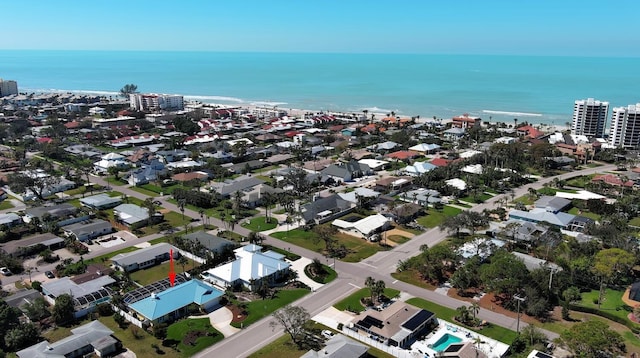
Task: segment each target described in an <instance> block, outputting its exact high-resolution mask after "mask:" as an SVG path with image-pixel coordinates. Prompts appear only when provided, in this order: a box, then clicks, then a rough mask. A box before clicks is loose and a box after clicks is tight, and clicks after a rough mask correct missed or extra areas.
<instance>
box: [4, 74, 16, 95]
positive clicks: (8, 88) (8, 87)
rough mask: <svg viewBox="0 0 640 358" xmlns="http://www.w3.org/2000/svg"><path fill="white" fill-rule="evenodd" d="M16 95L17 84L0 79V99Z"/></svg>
mask: <svg viewBox="0 0 640 358" xmlns="http://www.w3.org/2000/svg"><path fill="white" fill-rule="evenodd" d="M12 94H18V82H16V81H11V80H3V79H2V78H0V97H4V96H9V95H12Z"/></svg>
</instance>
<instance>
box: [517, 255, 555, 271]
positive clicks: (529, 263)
mask: <svg viewBox="0 0 640 358" xmlns="http://www.w3.org/2000/svg"><path fill="white" fill-rule="evenodd" d="M512 254H513V256H515V257H516V258H518V259H519V260H520V261H522V262H523V263H524V265H525V266H526V267H527V270H529V271H533V270H536V269H539V268H548V269H551V270H553V271H554V272H558V271H562V267H560V266H558V265H556V264H554V263H553V262H550V261H547V260H543V259H539V258H537V257H533V256H531V255H527V254H523V253H521V252H512Z"/></svg>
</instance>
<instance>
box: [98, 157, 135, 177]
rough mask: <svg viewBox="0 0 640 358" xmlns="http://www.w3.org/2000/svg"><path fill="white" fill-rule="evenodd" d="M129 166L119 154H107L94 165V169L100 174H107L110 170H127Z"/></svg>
mask: <svg viewBox="0 0 640 358" xmlns="http://www.w3.org/2000/svg"><path fill="white" fill-rule="evenodd" d="M128 165H129V162H128V161H127V160H126V158H125V157H124V156H123V155H121V154H118V153H107V154H105V155H103V156H102V157H101V158H100V160H99V161H97V162H95V163H93V169H94V170H95V171H96V172H98V173H106V172H107V171H108V170H109V168H112V167H115V168H121V169H122V168H125V167H127V166H128Z"/></svg>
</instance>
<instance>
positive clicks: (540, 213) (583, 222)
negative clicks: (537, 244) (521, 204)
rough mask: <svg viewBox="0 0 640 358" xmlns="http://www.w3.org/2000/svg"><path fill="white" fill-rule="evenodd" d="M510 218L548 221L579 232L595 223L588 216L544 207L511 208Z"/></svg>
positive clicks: (558, 226)
mask: <svg viewBox="0 0 640 358" xmlns="http://www.w3.org/2000/svg"><path fill="white" fill-rule="evenodd" d="M509 218H510V219H514V220H520V221H529V222H533V223H541V222H546V223H548V224H550V225H553V226H555V227H557V228H561V229H565V230H569V231H578V232H581V231H584V230H585V229H586V227H587V226H588V225H589V224H590V223H593V220H592V219H589V218H586V217H578V216H576V215H571V214H568V213H563V212H556V213H554V212H549V211H547V210H545V209H542V208H535V209H532V210H530V211H524V210H511V211H510V212H509Z"/></svg>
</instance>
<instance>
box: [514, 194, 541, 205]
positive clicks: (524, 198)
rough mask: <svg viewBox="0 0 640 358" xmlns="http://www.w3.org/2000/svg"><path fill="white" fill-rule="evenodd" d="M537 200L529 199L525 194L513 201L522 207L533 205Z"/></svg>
mask: <svg viewBox="0 0 640 358" xmlns="http://www.w3.org/2000/svg"><path fill="white" fill-rule="evenodd" d="M536 200H537V199H536V198H534V197H531V195H529V194H526V195H523V196H521V197H519V198H516V199H515V200H514V201H515V202H517V203H520V204H523V205H533V203H534V202H535V201H536Z"/></svg>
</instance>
